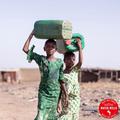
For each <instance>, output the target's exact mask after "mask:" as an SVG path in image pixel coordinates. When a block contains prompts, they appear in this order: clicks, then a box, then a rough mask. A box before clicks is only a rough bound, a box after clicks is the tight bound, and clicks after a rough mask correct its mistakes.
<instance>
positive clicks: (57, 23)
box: [34, 20, 72, 39]
mask: <svg viewBox="0 0 120 120" xmlns="http://www.w3.org/2000/svg"><path fill="white" fill-rule="evenodd" d="M34 36H35V37H36V38H38V39H70V38H71V37H72V24H71V22H69V21H67V20H39V21H36V22H35V23H34Z"/></svg>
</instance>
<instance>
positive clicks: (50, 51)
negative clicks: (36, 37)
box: [44, 42, 56, 55]
mask: <svg viewBox="0 0 120 120" xmlns="http://www.w3.org/2000/svg"><path fill="white" fill-rule="evenodd" d="M44 50H45V51H46V53H47V55H53V54H54V53H55V52H56V45H54V44H53V43H50V42H49V43H46V44H45V46H44Z"/></svg>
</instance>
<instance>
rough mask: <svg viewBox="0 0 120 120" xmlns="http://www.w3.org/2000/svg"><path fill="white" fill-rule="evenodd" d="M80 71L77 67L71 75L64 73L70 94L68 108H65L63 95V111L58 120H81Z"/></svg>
mask: <svg viewBox="0 0 120 120" xmlns="http://www.w3.org/2000/svg"><path fill="white" fill-rule="evenodd" d="M79 71H80V70H78V69H77V68H76V67H74V68H73V70H72V71H71V72H70V73H64V79H65V82H66V87H67V92H68V107H65V106H64V102H63V101H64V100H63V99H64V96H63V95H62V106H63V110H62V113H61V114H60V116H59V118H58V120H79V111H80V86H79V82H78V73H79Z"/></svg>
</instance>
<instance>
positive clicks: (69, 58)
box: [64, 56, 75, 67]
mask: <svg viewBox="0 0 120 120" xmlns="http://www.w3.org/2000/svg"><path fill="white" fill-rule="evenodd" d="M64 63H65V65H66V67H72V66H74V64H75V56H66V57H65V58H64Z"/></svg>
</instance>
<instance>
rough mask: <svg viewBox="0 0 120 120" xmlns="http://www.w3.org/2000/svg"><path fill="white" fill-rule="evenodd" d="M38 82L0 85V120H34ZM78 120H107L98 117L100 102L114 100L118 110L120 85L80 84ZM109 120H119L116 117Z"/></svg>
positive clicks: (119, 118) (119, 119) (107, 83)
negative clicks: (108, 99)
mask: <svg viewBox="0 0 120 120" xmlns="http://www.w3.org/2000/svg"><path fill="white" fill-rule="evenodd" d="M38 85H39V82H25V83H20V84H10V83H2V82H1V83H0V120H34V117H35V115H36V113H37V91H38ZM80 86H81V111H80V120H107V118H103V117H101V116H100V115H99V112H98V106H99V104H100V102H101V100H103V99H106V98H111V99H114V100H116V101H117V102H118V104H119V108H120V83H114V82H97V83H81V84H80ZM109 120H120V110H119V113H118V115H117V116H115V117H114V118H112V119H109Z"/></svg>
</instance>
